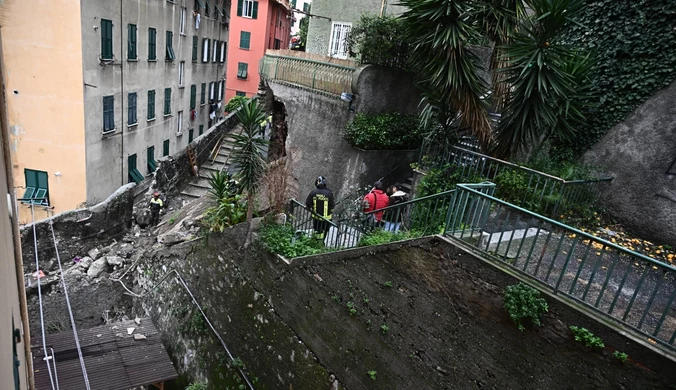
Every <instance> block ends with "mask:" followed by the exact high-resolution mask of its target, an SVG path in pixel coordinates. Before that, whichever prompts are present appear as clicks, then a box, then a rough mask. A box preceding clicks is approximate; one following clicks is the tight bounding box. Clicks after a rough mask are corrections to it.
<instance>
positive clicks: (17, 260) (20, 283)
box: [0, 34, 35, 390]
mask: <svg viewBox="0 0 676 390" xmlns="http://www.w3.org/2000/svg"><path fill="white" fill-rule="evenodd" d="M0 35H1V34H0ZM1 42H2V40H1V39H0V88H2V89H0V131H1V132H2V133H1V134H2V151H3V154H4V160H5V174H6V175H7V188H8V189H10V188H13V187H14V174H13V172H12V168H11V167H12V158H11V157H10V156H11V155H10V151H9V131H8V130H9V129H8V126H7V124H8V121H7V104H6V101H5V79H4V69H3V59H2V43H1ZM11 198H12V199H11V205H10V207H11V208H12V210H14V212H13V213H12V214H13V216H12V219H11V225H12V241H13V244H14V267H15V268H16V284H17V287H18V289H19V291H18V293H19V306H20V311H21V324H22V327H23V340H22V341H23V349H24V354H25V357H26V375H27V377H28V388H29V389H31V390H35V379H34V378H33V355H32V353H31V343H30V340H31V333H30V328H29V321H28V304H27V302H26V285H25V284H24V283H25V282H24V279H23V260H22V255H21V236H20V235H19V224H18V220H19V213H18V206H17V204H16V190H14V196H12V197H11ZM12 331H13V329H12Z"/></svg>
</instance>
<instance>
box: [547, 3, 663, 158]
mask: <svg viewBox="0 0 676 390" xmlns="http://www.w3.org/2000/svg"><path fill="white" fill-rule="evenodd" d="M578 20H579V22H580V24H581V25H572V26H570V27H569V30H568V32H567V33H566V34H564V36H566V37H567V38H566V40H567V41H569V43H571V44H576V45H578V44H579V45H582V46H585V47H588V48H589V49H591V50H592V51H594V52H596V55H597V63H596V66H595V69H594V70H593V71H592V76H591V77H592V80H594V82H595V84H596V85H595V88H596V92H597V93H598V105H597V106H596V107H593V108H588V109H587V111H588V112H586V113H585V114H586V117H587V121H586V123H585V124H584V125H582V127H581V128H579V134H580V136H579V137H576V138H574V139H573V140H571V141H568V142H566V141H557V142H555V145H554V146H555V148H554V149H555V152H556V153H557V154H564V155H567V157H568V156H570V157H572V155H577V154H580V153H582V152H584V151H585V150H586V149H588V148H589V147H591V146H592V145H593V144H594V143H595V142H596V141H598V140H599V139H600V138H601V137H603V136H604V135H605V134H606V133H607V132H608V130H610V128H611V127H613V126H614V125H616V124H617V123H619V122H622V121H623V120H625V119H626V118H627V116H628V115H629V114H630V113H631V112H632V111H633V110H635V109H636V108H637V107H638V106H639V105H641V104H642V103H644V102H645V101H646V100H647V99H648V98H650V96H652V95H653V94H655V93H656V92H658V91H659V90H661V89H663V88H664V87H666V86H668V85H669V84H670V83H671V82H672V81H674V80H676V50H674V44H675V42H676V23H674V20H676V1H674V0H631V1H617V0H588V1H587V6H586V8H585V10H584V11H583V12H582V13H581V15H580V18H579V19H578Z"/></svg>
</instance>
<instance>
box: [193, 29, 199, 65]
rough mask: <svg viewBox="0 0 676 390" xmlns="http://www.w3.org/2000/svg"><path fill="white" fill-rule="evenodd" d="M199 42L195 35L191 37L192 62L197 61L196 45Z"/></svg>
mask: <svg viewBox="0 0 676 390" xmlns="http://www.w3.org/2000/svg"><path fill="white" fill-rule="evenodd" d="M198 43H199V38H197V35H194V36H193V37H192V62H197V45H198Z"/></svg>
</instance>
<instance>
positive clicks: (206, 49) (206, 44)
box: [202, 38, 211, 62]
mask: <svg viewBox="0 0 676 390" xmlns="http://www.w3.org/2000/svg"><path fill="white" fill-rule="evenodd" d="M210 42H211V40H210V39H209V38H207V39H204V42H203V43H202V62H209V47H210V46H209V43H210Z"/></svg>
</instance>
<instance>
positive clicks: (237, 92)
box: [235, 91, 246, 97]
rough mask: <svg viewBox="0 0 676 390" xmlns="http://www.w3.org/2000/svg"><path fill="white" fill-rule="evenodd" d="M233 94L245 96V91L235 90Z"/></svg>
mask: <svg viewBox="0 0 676 390" xmlns="http://www.w3.org/2000/svg"><path fill="white" fill-rule="evenodd" d="M235 96H243V97H246V92H242V91H236V92H235Z"/></svg>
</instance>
